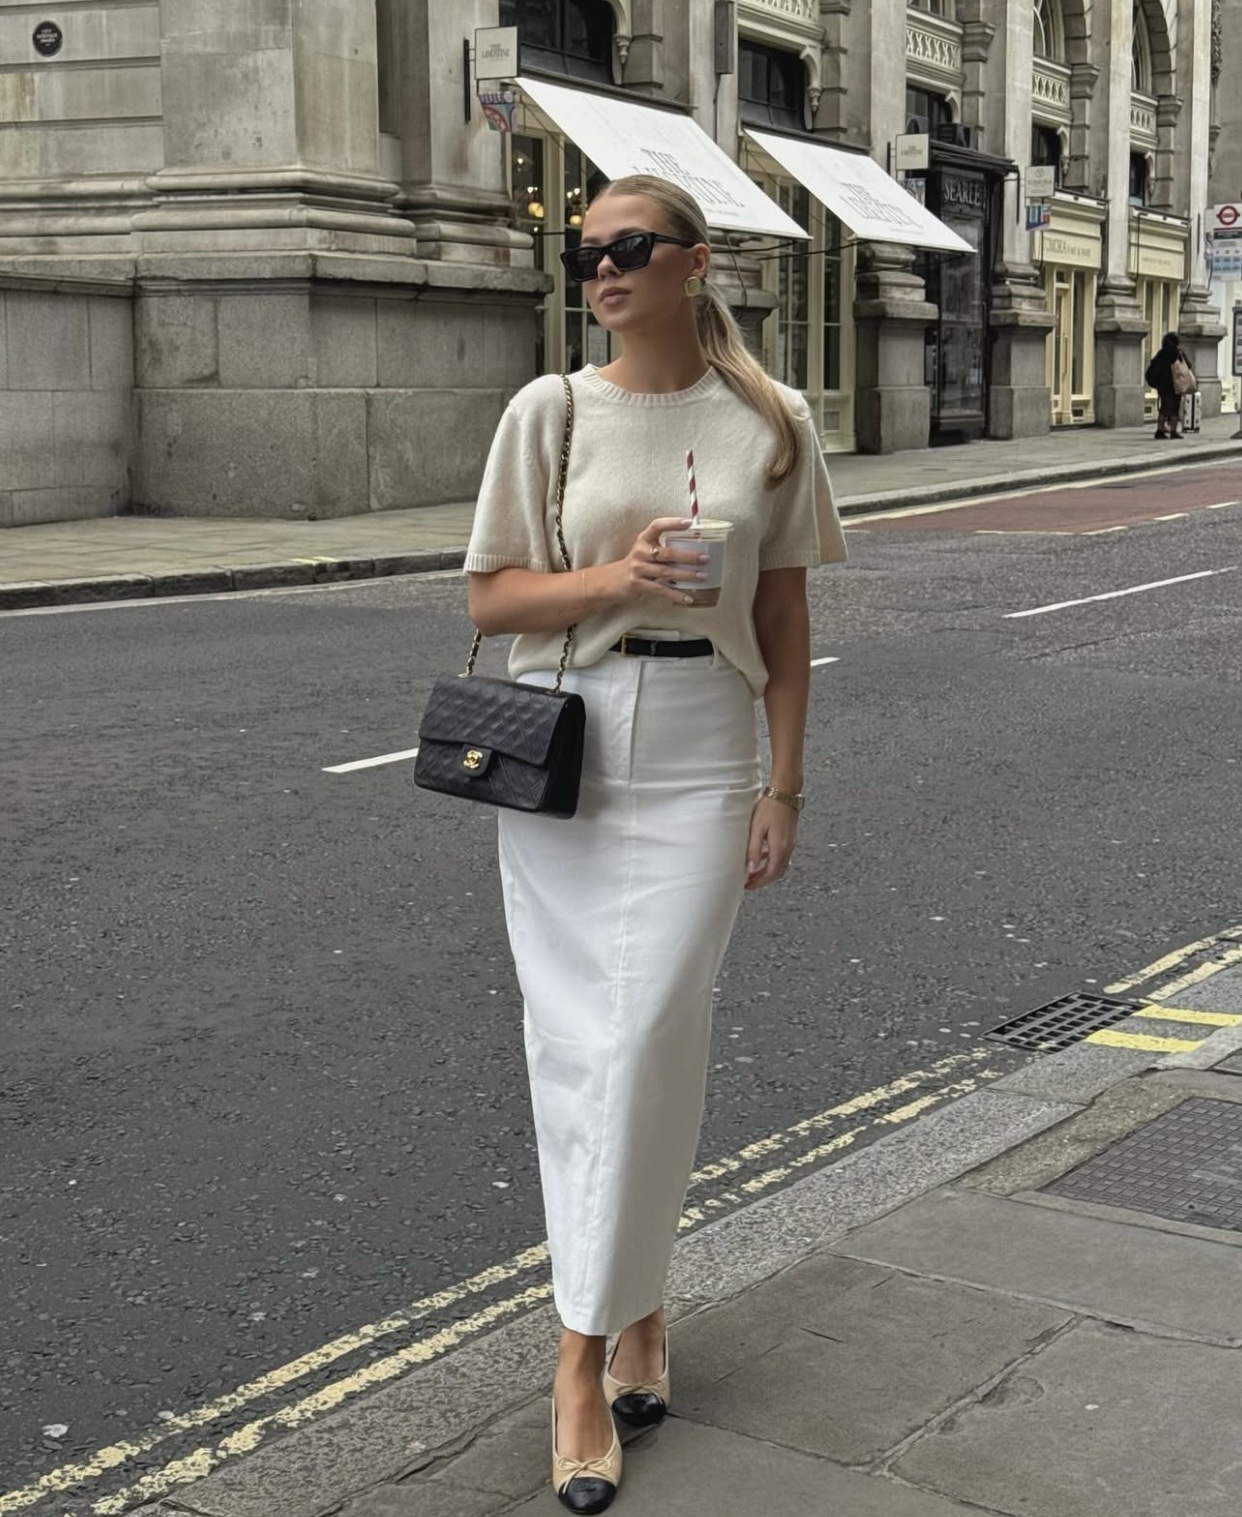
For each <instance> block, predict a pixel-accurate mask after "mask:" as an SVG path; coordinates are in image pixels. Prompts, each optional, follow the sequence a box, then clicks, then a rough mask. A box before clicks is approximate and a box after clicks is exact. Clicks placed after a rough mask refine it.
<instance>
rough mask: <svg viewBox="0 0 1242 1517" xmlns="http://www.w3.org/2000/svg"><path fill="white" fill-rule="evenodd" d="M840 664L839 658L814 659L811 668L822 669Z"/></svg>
mask: <svg viewBox="0 0 1242 1517" xmlns="http://www.w3.org/2000/svg"><path fill="white" fill-rule="evenodd" d="M840 662H841V660H840V659H839V658H813V659H812V660H811V668H812V669H822V668H823V666H824V665H825V664H839V663H840Z"/></svg>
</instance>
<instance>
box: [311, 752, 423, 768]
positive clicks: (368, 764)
mask: <svg viewBox="0 0 1242 1517" xmlns="http://www.w3.org/2000/svg"><path fill="white" fill-rule="evenodd" d="M417 757H418V749H417V748H407V749H405V751H404V752H403V753H381V754H380V756H379V757H378V758H369V759H355V760H354V762H353V763H352V764H330V765H329V766H328V767H327V768H325V769H324V771H323V772H324V773H325V774H352V773H353V772H354V770H355V769H378V768H379V767H380V765H381V764H401V763H404V762H405V760H406V759H412V758H417Z"/></svg>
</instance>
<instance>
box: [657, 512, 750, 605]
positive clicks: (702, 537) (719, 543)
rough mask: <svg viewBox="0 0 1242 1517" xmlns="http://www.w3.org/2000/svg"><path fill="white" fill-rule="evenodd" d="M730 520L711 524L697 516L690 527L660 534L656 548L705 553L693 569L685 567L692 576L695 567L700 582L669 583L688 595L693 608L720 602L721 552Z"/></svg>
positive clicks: (722, 572) (709, 521)
mask: <svg viewBox="0 0 1242 1517" xmlns="http://www.w3.org/2000/svg"><path fill="white" fill-rule="evenodd" d="M732 531H733V523H732V522H731V521H711V520H708V519H707V518H706V517H700V518H699V519H698V520H697V521H696V523H695V525H694V526H693V527H676V528H674V529H673V530H672V531H670V532H661V533H660V546H661V547H664V548H678V549H682V550H686V551H689V552H691V553H695V552H697V553H706V554H707V562H706V563H705V564H699V565H697V566H695V565H693V564H687V565H686V566H685V567H686V572H687V573H688V574H692V573H694V571H695V568H696V567H697V568H698V570H699V571H700V572H701V573H702V574H703V575H704V578H703V579H685V580H678V579H675V580H673V582H672V583H673V587H674V588H675V589H677V590H682V591H684V592H685V593H686V594H687V595H689V597H690V599H691V601H692V602H693V603H694V604H695V605H696V606H714V605H715V604H716V602H717V601H718V600H719V599H720V587H721V585H723V584H724V569H725V553H726V552H727V551H728V545H729V533H730V532H732Z"/></svg>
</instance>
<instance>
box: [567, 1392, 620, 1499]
mask: <svg viewBox="0 0 1242 1517" xmlns="http://www.w3.org/2000/svg"><path fill="white" fill-rule="evenodd" d="M620 1484H621V1440H620V1438H618V1437H617V1430H616V1428H615V1427H614V1428H613V1430H612V1447H611V1448H610V1449H609V1450H608V1452H607V1453H606V1454H605V1455H604V1457H603V1458H602V1459H563V1458H562V1457H561V1456H560V1454H558V1453H557V1452H556V1401H555V1399H553V1402H552V1489H553V1490H554V1491H555V1492H556V1496H557V1500H558V1501H559V1502H560V1503H561V1505H562V1506H565V1507H568V1508H569V1510H570V1511H571V1512H587V1513H591V1512H606V1511H607V1510H608V1508H609V1507H610V1506H611V1505H612V1503H613V1501H614V1499H615V1498H616V1494H617V1487H618V1486H619V1485H620Z"/></svg>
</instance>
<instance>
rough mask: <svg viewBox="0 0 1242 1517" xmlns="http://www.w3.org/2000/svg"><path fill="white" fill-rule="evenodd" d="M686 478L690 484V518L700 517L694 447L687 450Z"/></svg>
mask: <svg viewBox="0 0 1242 1517" xmlns="http://www.w3.org/2000/svg"><path fill="white" fill-rule="evenodd" d="M686 478H687V480H688V482H689V485H690V520H691V521H698V519H699V486H698V483H697V481H696V480H695V477H694V449H693V448H687V450H686Z"/></svg>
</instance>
